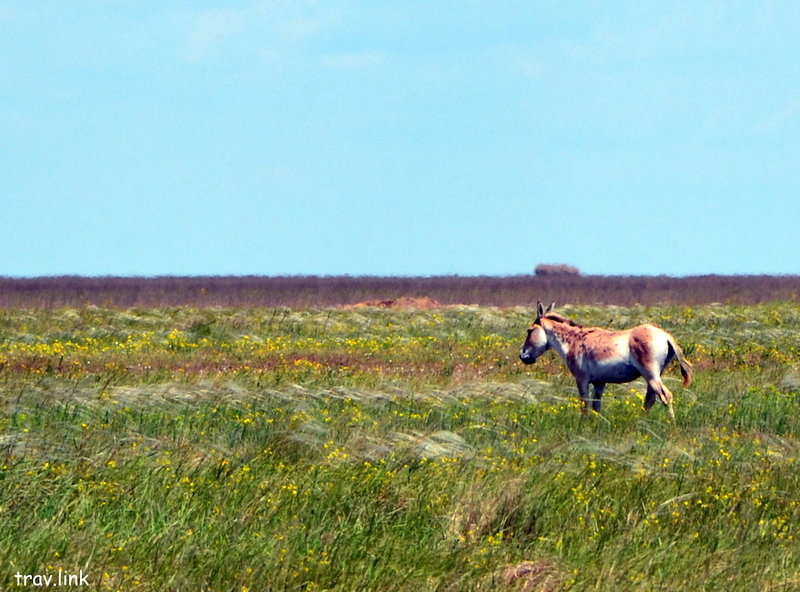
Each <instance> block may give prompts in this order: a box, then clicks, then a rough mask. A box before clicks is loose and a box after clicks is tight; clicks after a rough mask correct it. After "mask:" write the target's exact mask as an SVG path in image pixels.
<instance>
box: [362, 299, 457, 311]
mask: <svg viewBox="0 0 800 592" xmlns="http://www.w3.org/2000/svg"><path fill="white" fill-rule="evenodd" d="M440 306H441V305H440V304H439V301H438V300H434V299H433V298H429V297H427V296H422V297H416V298H415V297H411V296H403V297H401V298H396V299H394V300H367V301H365V302H359V303H357V304H354V305H352V307H353V308H363V307H372V308H392V309H397V310H429V309H431V308H439V307H440Z"/></svg>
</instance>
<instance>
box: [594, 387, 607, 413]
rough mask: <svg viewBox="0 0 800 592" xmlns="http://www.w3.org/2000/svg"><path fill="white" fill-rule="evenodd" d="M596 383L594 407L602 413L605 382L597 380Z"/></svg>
mask: <svg viewBox="0 0 800 592" xmlns="http://www.w3.org/2000/svg"><path fill="white" fill-rule="evenodd" d="M593 384H594V400H593V401H592V409H594V410H595V411H596V412H597V413H600V406H601V404H602V401H601V399H602V398H603V391H604V390H605V389H606V383H605V382H595V383H593Z"/></svg>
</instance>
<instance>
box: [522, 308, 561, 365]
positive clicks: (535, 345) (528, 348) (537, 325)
mask: <svg viewBox="0 0 800 592" xmlns="http://www.w3.org/2000/svg"><path fill="white" fill-rule="evenodd" d="M555 305H556V303H555V302H554V303H553V304H551V305H550V306H548V307H547V310H545V309H544V306H542V303H541V302H539V303H538V304H537V306H536V320H535V321H533V323H532V324H531V326H530V327H528V336H527V337H526V338H525V343H523V344H522V349H521V350H520V352H519V359H520V360H522V362H523V363H524V364H533V363H534V362H535V361H536V360H537V358H538V357H539V356H541V355H542V354H543V353H544V352H546V351H547V350H548V349H550V344H549V343H548V341H547V333H545V330H544V327H542V317H543V316H544V315H546V314H547V313H549V312H550V311H552V310H553V307H554V306H555Z"/></svg>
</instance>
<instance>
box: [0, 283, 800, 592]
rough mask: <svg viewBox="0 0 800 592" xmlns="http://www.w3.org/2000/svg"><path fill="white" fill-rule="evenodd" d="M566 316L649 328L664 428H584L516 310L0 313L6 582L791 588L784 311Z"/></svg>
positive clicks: (788, 331) (799, 315)
mask: <svg viewBox="0 0 800 592" xmlns="http://www.w3.org/2000/svg"><path fill="white" fill-rule="evenodd" d="M542 299H544V298H542ZM561 312H564V313H565V314H568V315H570V316H571V317H573V318H574V319H575V320H577V321H579V322H581V323H583V324H592V325H603V326H608V327H611V328H623V327H629V326H631V325H634V324H638V323H642V322H654V323H656V324H659V325H661V326H662V327H664V328H665V329H666V330H668V331H670V332H671V333H672V334H673V335H674V336H675V337H676V338H677V339H678V341H679V342H680V343H681V345H682V346H683V348H684V351H685V353H686V355H687V357H688V358H689V359H690V360H691V361H692V362H693V364H694V367H695V380H694V382H693V384H692V385H691V386H690V387H689V388H682V387H681V386H680V380H679V376H678V373H677V369H676V368H672V369H671V370H670V372H669V376H668V378H667V380H668V384H669V385H670V388H671V390H672V391H673V392H674V393H675V396H676V405H675V411H676V420H675V422H674V423H673V422H670V421H668V416H667V414H666V412H665V411H664V410H663V409H661V408H654V409H653V410H651V412H650V413H649V414H646V415H645V414H643V412H642V409H641V407H642V394H643V391H644V386H643V384H641V383H640V382H636V383H631V384H628V385H620V386H616V387H610V388H609V392H608V394H607V395H606V397H605V411H604V414H603V415H602V416H598V415H589V416H586V417H582V416H581V413H580V412H579V408H578V402H577V397H576V392H575V386H574V382H573V380H572V378H571V376H570V375H569V373H568V372H567V371H566V369H565V368H564V367H563V363H562V362H561V360H560V359H559V358H558V357H557V356H555V355H554V354H548V355H546V356H544V358H543V359H542V360H541V363H537V364H536V365H535V366H532V367H525V366H523V365H522V364H520V363H518V361H517V359H516V356H517V350H518V348H519V345H520V344H521V342H522V339H523V337H524V330H525V327H526V326H527V324H528V323H529V322H530V320H531V319H532V317H533V314H534V312H533V309H532V308H529V307H525V306H519V307H510V308H493V307H489V306H447V307H444V306H442V307H436V308H431V309H426V310H415V309H404V310H398V309H391V308H377V307H349V308H344V307H339V308H322V307H320V308H304V307H293V308H287V307H267V308H264V307H260V308H255V307H254V308H247V307H233V308H222V307H194V308H193V307H190V306H180V307H178V306H175V307H167V306H163V307H159V308H118V307H101V308H98V307H95V306H80V307H73V308H67V307H54V308H7V309H5V310H2V311H0V388H1V389H2V391H0V393H2V396H1V397H0V405H2V413H0V426H1V430H0V451H2V459H1V462H2V465H0V556H2V559H3V561H2V565H3V568H2V571H0V587H2V588H3V589H12V588H15V587H16V586H17V580H15V578H14V576H15V574H18V573H19V574H53V575H55V577H57V574H58V573H59V570H62V572H64V573H67V572H68V573H78V572H79V571H80V570H83V573H87V574H88V575H89V581H90V582H91V586H90V589H96V590H125V591H127V590H142V591H156V590H158V591H162V590H164V591H167V590H170V591H172V590H187V591H188V590H192V591H202V590H208V591H212V590H213V591H219V590H222V591H229V590H230V591H237V592H243V591H248V590H249V591H251V592H255V591H263V590H337V591H339V590H340V591H350V590H414V591H415V592H416V591H426V590H431V591H433V590H442V591H451V590H453V591H455V590H459V591H460V590H480V591H484V590H485V591H488V590H492V591H495V590H526V591H537V590H538V591H545V590H547V591H556V590H573V591H584V590H587V591H588V590H608V591H612V590H613V591H626V590H630V591H634V590H637V591H638V590H656V589H658V590H675V591H681V590H686V591H690V590H691V591H696V590H719V591H724V592H731V591H738V590H741V591H745V590H747V591H751V590H762V591H767V590H795V589H797V588H798V587H800V541H798V538H800V442H799V441H798V437H800V421H798V417H800V402H799V399H798V397H799V396H800V307H798V306H797V305H796V304H794V303H793V302H770V303H764V304H758V305H741V304H714V305H701V306H687V305H685V304H674V305H668V304H661V305H656V306H643V305H640V306H626V307H617V306H589V305H582V306H572V307H562V308H561ZM30 587H32V584H31V585H30Z"/></svg>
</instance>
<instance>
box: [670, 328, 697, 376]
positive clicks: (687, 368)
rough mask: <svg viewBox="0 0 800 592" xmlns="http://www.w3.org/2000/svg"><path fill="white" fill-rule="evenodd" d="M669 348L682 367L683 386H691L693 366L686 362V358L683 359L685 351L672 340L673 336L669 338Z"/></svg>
mask: <svg viewBox="0 0 800 592" xmlns="http://www.w3.org/2000/svg"><path fill="white" fill-rule="evenodd" d="M669 346H670V347H671V348H672V352H673V353H674V354H675V358H676V359H677V360H678V363H679V364H680V365H681V376H683V386H689V383H691V382H692V365H691V364H690V363H689V362H687V361H686V358H684V357H683V350H682V349H681V347H680V346H679V345H678V344H677V343H676V342H675V340H674V339H673V338H672V335H670V336H669Z"/></svg>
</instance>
